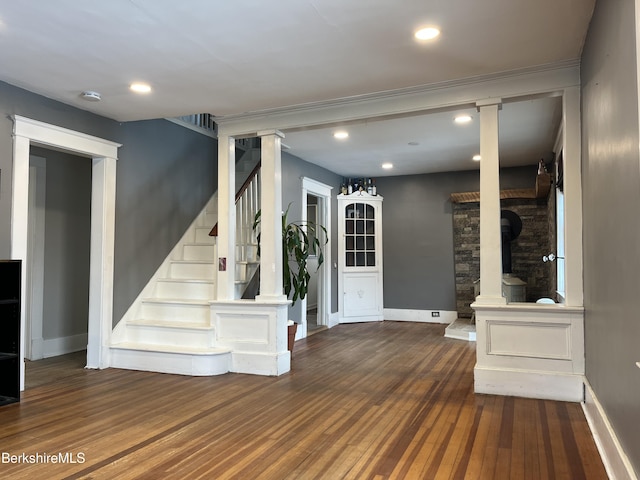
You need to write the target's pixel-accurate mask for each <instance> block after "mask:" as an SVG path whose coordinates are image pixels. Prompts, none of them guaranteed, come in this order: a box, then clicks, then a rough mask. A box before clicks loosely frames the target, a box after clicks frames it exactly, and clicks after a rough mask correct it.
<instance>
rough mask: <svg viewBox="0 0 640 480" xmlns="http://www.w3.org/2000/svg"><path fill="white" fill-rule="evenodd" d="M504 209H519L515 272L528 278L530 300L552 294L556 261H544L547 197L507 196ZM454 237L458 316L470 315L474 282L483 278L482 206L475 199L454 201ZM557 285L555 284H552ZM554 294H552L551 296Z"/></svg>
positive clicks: (547, 233) (549, 222)
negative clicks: (519, 197)
mask: <svg viewBox="0 0 640 480" xmlns="http://www.w3.org/2000/svg"><path fill="white" fill-rule="evenodd" d="M501 208H502V209H503V210H511V211H513V212H515V213H517V214H518V215H519V216H520V218H521V220H522V232H521V233H520V236H519V237H518V238H517V239H515V240H514V241H513V242H512V244H511V266H512V270H513V275H515V276H516V277H518V278H520V279H522V280H524V281H525V282H527V302H535V301H536V300H537V299H538V298H541V297H551V296H552V295H551V288H552V284H551V282H552V279H551V275H550V274H551V272H552V269H553V268H555V263H552V262H547V263H544V262H543V261H542V257H543V256H544V255H547V254H549V253H550V252H552V251H554V250H551V246H550V245H551V243H550V226H551V225H552V224H553V223H554V220H552V219H550V218H549V216H550V209H549V207H548V205H547V202H546V201H539V200H530V199H507V200H502V201H501ZM453 241H454V258H455V273H456V307H457V311H458V316H460V317H470V316H471V315H472V313H473V310H472V309H471V307H470V305H471V303H473V301H474V300H475V297H474V282H475V281H476V280H478V279H479V278H480V207H479V204H478V203H477V202H474V203H454V204H453ZM553 288H554V289H555V286H554V287H553ZM552 298H553V297H552Z"/></svg>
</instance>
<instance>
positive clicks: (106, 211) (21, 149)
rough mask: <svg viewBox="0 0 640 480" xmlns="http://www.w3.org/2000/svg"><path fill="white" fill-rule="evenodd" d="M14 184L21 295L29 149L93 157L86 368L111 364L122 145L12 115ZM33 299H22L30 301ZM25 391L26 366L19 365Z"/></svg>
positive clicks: (24, 276)
mask: <svg viewBox="0 0 640 480" xmlns="http://www.w3.org/2000/svg"><path fill="white" fill-rule="evenodd" d="M13 121H14V125H13V186H12V191H11V192H12V197H11V205H12V207H11V227H12V228H11V258H14V259H21V260H22V291H23V292H27V291H28V290H27V288H26V286H27V277H28V274H29V272H27V265H28V237H29V218H28V217H29V208H28V207H29V151H30V147H31V144H36V145H40V146H45V147H52V148H55V149H59V150H64V151H69V152H73V153H76V154H79V155H81V156H85V157H89V158H90V159H91V161H92V194H91V258H90V272H91V273H90V278H89V329H88V330H89V333H88V344H87V367H90V368H106V367H108V366H109V336H110V334H111V329H112V328H113V325H112V324H113V256H114V239H115V195H116V188H115V187H116V160H117V155H118V148H119V147H120V146H121V144H119V143H115V142H112V141H109V140H104V139H102V138H98V137H93V136H91V135H86V134H84V133H80V132H75V131H73V130H68V129H66V128H63V127H59V126H56V125H50V124H47V123H43V122H39V121H37V120H32V119H29V118H25V117H21V116H19V115H14V116H13ZM28 301H30V299H24V302H25V303H27V302H28ZM25 310H26V309H22V313H21V318H20V325H21V338H20V354H21V356H23V357H24V351H25V335H24V334H25V324H26V316H25V314H26V312H25ZM20 389H21V390H24V363H23V362H21V367H20Z"/></svg>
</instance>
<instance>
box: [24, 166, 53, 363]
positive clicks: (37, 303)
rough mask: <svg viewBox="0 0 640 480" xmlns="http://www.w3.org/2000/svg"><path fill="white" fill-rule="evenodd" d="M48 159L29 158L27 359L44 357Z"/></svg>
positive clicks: (26, 307)
mask: <svg viewBox="0 0 640 480" xmlns="http://www.w3.org/2000/svg"><path fill="white" fill-rule="evenodd" d="M46 180H47V159H46V158H43V157H39V156H35V155H29V226H28V228H29V233H30V235H29V239H28V242H29V244H28V248H29V250H28V256H27V260H28V263H27V267H26V272H28V273H27V290H26V292H25V294H24V296H23V297H24V301H23V305H24V308H25V309H26V312H25V315H26V317H25V344H24V357H25V358H26V359H29V360H39V359H41V358H44V339H43V336H42V330H43V326H44V324H43V313H44V241H45V221H46V210H45V198H46V195H47V191H46V190H47V183H46Z"/></svg>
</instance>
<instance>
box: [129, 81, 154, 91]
mask: <svg viewBox="0 0 640 480" xmlns="http://www.w3.org/2000/svg"><path fill="white" fill-rule="evenodd" d="M129 88H130V89H131V91H132V92H136V93H149V92H150V91H151V85H148V84H146V83H132V84H131V86H130V87H129Z"/></svg>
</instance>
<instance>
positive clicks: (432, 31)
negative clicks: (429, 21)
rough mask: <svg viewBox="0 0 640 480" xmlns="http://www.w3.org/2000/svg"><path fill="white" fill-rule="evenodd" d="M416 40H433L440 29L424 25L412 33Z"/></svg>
mask: <svg viewBox="0 0 640 480" xmlns="http://www.w3.org/2000/svg"><path fill="white" fill-rule="evenodd" d="M414 35H415V37H416V39H417V40H433V39H434V38H436V37H437V36H438V35H440V29H438V28H436V27H424V28H421V29H420V30H416V32H415V33H414Z"/></svg>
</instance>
